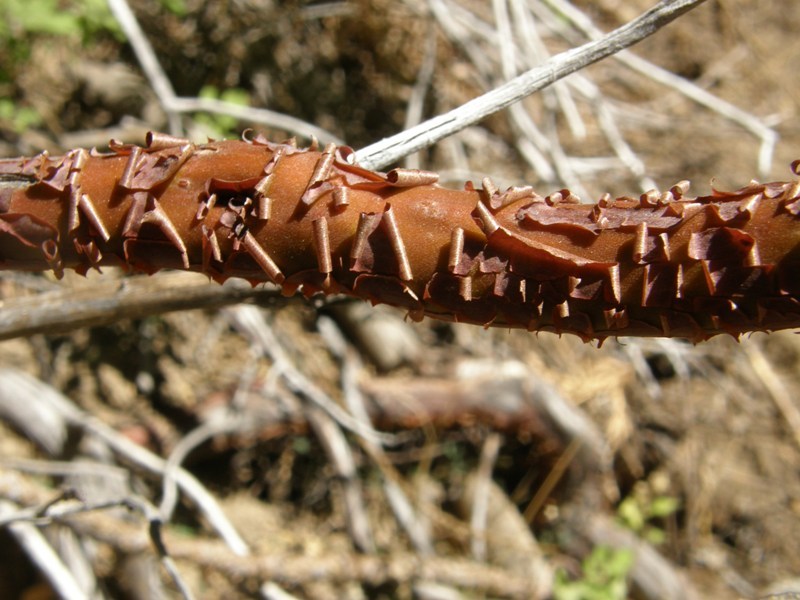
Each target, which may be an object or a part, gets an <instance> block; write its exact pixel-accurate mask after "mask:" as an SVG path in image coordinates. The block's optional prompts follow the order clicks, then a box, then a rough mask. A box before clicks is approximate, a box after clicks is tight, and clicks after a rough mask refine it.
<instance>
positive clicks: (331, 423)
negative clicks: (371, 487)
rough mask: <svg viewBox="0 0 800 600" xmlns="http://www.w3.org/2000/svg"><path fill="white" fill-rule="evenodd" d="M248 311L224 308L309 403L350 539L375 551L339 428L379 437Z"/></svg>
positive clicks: (257, 314)
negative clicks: (308, 373) (337, 479)
mask: <svg viewBox="0 0 800 600" xmlns="http://www.w3.org/2000/svg"><path fill="white" fill-rule="evenodd" d="M250 308H253V307H247V306H237V307H232V308H230V309H227V313H228V315H229V316H230V318H231V321H232V323H233V325H234V326H235V327H236V328H237V329H238V330H239V331H240V332H241V333H243V334H244V335H245V336H246V337H247V338H248V339H249V340H250V343H251V344H253V345H254V346H255V347H256V348H257V349H258V350H259V351H260V352H261V354H262V355H263V356H265V357H269V358H270V359H271V360H272V363H273V365H272V368H273V369H275V370H277V371H278V372H280V373H281V375H282V377H283V378H284V380H285V381H286V382H287V383H288V384H289V386H290V387H292V388H294V391H295V392H296V393H298V394H299V395H300V396H301V397H303V398H305V399H306V400H308V401H309V404H308V405H307V410H306V411H304V412H305V414H306V418H307V419H308V421H309V423H310V425H311V427H312V428H313V429H314V432H315V433H316V435H317V438H318V439H319V441H320V443H321V444H322V446H323V448H324V449H325V452H326V454H327V456H328V458H329V460H330V461H331V463H332V465H333V467H334V468H335V469H336V472H337V475H338V476H339V477H340V479H341V481H342V486H343V490H342V491H343V495H344V499H345V505H346V507H347V511H346V514H347V518H348V520H347V523H348V529H349V532H350V536H351V538H352V540H353V542H354V543H355V545H356V546H357V547H358V548H360V549H361V550H362V551H365V552H369V551H372V550H374V549H375V542H374V540H373V538H372V532H371V530H370V527H369V520H368V519H367V516H366V509H365V508H364V503H363V497H362V493H361V486H360V482H359V480H358V477H357V473H356V467H355V460H354V459H353V455H352V452H351V451H350V447H349V446H348V444H347V441H346V439H345V437H344V434H343V433H342V431H341V429H339V426H338V425H342V426H349V427H348V429H350V430H352V431H354V432H356V433H359V434H360V435H363V436H365V437H367V436H369V437H370V439H372V440H374V439H375V438H376V437H380V434H378V432H376V431H375V430H374V429H373V428H372V427H371V425H369V424H366V425H364V424H362V423H361V422H359V421H357V420H356V419H354V418H353V417H352V416H351V415H349V414H348V413H347V412H345V411H344V410H343V409H342V408H341V407H340V406H338V405H337V404H335V403H334V402H333V400H331V399H330V398H328V397H327V395H326V394H324V393H323V392H322V390H320V389H319V388H317V387H316V386H315V385H314V384H313V383H312V382H311V381H310V380H308V378H306V376H305V375H304V374H303V373H301V372H300V371H299V370H298V369H296V368H295V366H294V365H293V364H292V363H291V361H290V360H289V357H288V356H287V355H286V354H285V352H284V351H283V349H282V347H281V346H280V342H279V341H278V339H277V338H276V337H275V336H274V334H273V333H272V331H271V330H270V328H269V326H268V325H267V324H266V322H265V321H264V318H263V316H262V315H261V313H260V312H259V311H258V310H257V309H255V308H253V310H249V309H250Z"/></svg>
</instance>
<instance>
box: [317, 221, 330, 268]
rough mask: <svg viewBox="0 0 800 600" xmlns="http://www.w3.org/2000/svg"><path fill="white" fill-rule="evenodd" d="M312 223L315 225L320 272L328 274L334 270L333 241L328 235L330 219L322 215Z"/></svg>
mask: <svg viewBox="0 0 800 600" xmlns="http://www.w3.org/2000/svg"><path fill="white" fill-rule="evenodd" d="M312 225H313V227H314V249H315V250H316V252H317V264H318V265H319V266H318V268H319V272H320V273H325V274H326V275H327V274H328V273H330V272H331V271H333V263H332V258H331V242H330V238H329V237H328V220H327V219H326V218H325V217H320V218H319V219H315V220H314V222H313V223H312Z"/></svg>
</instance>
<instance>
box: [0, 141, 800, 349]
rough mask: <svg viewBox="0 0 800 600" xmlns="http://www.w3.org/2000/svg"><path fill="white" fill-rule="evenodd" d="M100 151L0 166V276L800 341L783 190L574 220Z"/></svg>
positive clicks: (294, 163) (519, 203) (370, 178)
mask: <svg viewBox="0 0 800 600" xmlns="http://www.w3.org/2000/svg"><path fill="white" fill-rule="evenodd" d="M111 147H112V150H113V152H112V153H110V154H97V153H94V152H88V151H86V150H82V149H79V150H73V151H72V152H70V153H68V154H67V155H65V156H63V157H59V158H51V157H49V156H47V155H46V154H42V155H39V156H36V157H33V158H19V159H7V160H2V161H0V259H1V260H2V265H1V266H2V267H3V268H7V269H27V270H32V269H33V270H38V269H47V268H51V269H53V270H54V271H55V273H56V274H57V275H58V274H60V273H61V272H62V271H63V269H64V268H73V269H76V270H77V271H79V272H86V271H87V270H88V269H90V268H93V267H95V268H96V267H101V266H103V265H124V266H128V267H129V268H131V269H133V270H137V271H144V272H148V273H152V272H155V271H157V270H159V269H163V268H180V269H186V270H194V271H200V272H203V273H206V274H208V275H209V276H210V277H212V278H213V279H215V280H218V281H224V280H225V279H227V278H229V277H241V278H244V279H247V280H249V281H251V282H252V283H254V284H255V283H258V282H263V281H270V282H273V283H275V284H278V285H280V286H281V287H282V289H283V291H284V293H286V294H291V293H293V292H295V291H297V290H298V289H301V288H302V291H303V293H304V294H306V295H311V294H314V293H316V292H322V293H326V294H330V293H346V294H350V295H354V296H358V297H361V298H365V299H368V300H370V301H372V302H384V303H387V304H392V305H395V306H400V307H403V308H406V309H407V310H408V311H409V314H410V315H411V316H412V317H413V318H421V317H422V316H423V315H429V316H432V317H437V318H443V319H450V320H458V321H465V322H469V323H476V324H480V325H486V326H488V325H497V326H504V327H524V328H527V329H530V330H537V331H553V332H557V333H562V332H569V333H575V334H577V335H580V336H581V337H583V338H584V339H600V340H602V339H604V338H605V337H607V336H618V335H640V336H679V337H686V338H689V339H692V340H702V339H705V338H707V337H709V336H712V335H715V334H718V333H730V334H732V335H739V334H741V333H744V332H749V331H760V330H773V329H781V328H791V327H797V326H800V285H799V284H798V278H797V274H798V271H799V270H800V251H799V249H800V224H799V223H798V221H797V219H798V215H800V181H796V180H795V181H791V182H784V183H781V182H777V183H768V184H759V183H756V182H751V183H750V184H749V185H747V186H746V187H743V188H741V189H739V190H736V191H733V192H720V191H714V192H713V193H712V194H711V195H710V196H700V197H689V196H687V191H688V183H687V182H681V183H679V184H677V185H675V186H673V187H672V188H671V189H670V190H669V191H666V192H663V193H660V194H659V193H657V192H655V191H653V192H648V193H646V194H643V195H642V196H641V197H639V198H637V199H634V198H628V197H623V198H618V199H616V200H612V199H611V198H610V197H604V198H601V200H600V201H599V202H597V203H596V204H594V205H587V204H580V203H579V202H578V199H577V198H576V197H575V196H574V195H573V194H571V193H570V192H569V191H568V190H561V191H559V192H555V193H553V194H550V195H549V196H547V197H542V196H540V195H539V194H537V193H536V192H535V191H534V190H533V189H532V188H530V187H520V188H510V189H508V190H506V191H501V190H498V189H497V188H496V187H495V186H494V184H493V183H492V182H491V180H489V179H485V180H484V181H483V182H482V187H480V188H475V187H474V186H473V185H472V184H471V183H468V184H467V185H466V186H465V189H464V190H450V189H445V188H441V187H439V186H437V185H436V183H435V182H436V180H437V176H436V174H434V173H430V172H426V171H419V170H404V169H395V170H393V171H390V172H389V173H386V174H383V173H378V172H373V171H368V170H366V169H363V168H360V167H358V166H356V165H354V164H353V160H352V157H353V154H352V151H351V150H350V149H349V148H346V147H336V146H334V145H332V144H331V145H329V146H327V147H326V148H325V149H324V150H322V151H320V150H319V149H317V148H315V147H312V148H309V149H298V148H297V147H296V146H295V145H294V144H292V143H286V144H273V143H271V142H268V141H266V140H265V139H263V138H261V137H256V138H254V139H253V140H245V141H228V142H213V143H208V144H204V145H194V144H191V143H189V142H188V141H187V140H183V139H179V138H174V137H171V136H167V135H162V134H151V135H149V136H148V139H147V145H146V146H145V147H138V146H128V145H122V144H116V143H112V145H111ZM798 165H800V161H796V162H795V163H794V164H793V165H792V168H793V170H794V171H795V173H797V171H798Z"/></svg>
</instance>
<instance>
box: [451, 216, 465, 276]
mask: <svg viewBox="0 0 800 600" xmlns="http://www.w3.org/2000/svg"><path fill="white" fill-rule="evenodd" d="M463 254H464V230H463V229H462V228H461V227H454V228H453V231H452V232H451V233H450V254H449V256H448V259H447V268H448V269H450V272H451V273H455V272H456V271H458V267H459V264H460V263H461V257H462V255H463Z"/></svg>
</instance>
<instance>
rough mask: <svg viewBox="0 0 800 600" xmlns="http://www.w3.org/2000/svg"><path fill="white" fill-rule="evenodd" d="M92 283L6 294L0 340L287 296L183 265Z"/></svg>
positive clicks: (0, 318)
mask: <svg viewBox="0 0 800 600" xmlns="http://www.w3.org/2000/svg"><path fill="white" fill-rule="evenodd" d="M4 277H6V275H5V274H4ZM87 283H88V282H87ZM90 283H91V284H90V285H80V286H78V287H68V288H63V287H62V288H57V289H55V290H52V291H46V292H43V293H40V294H37V295H36V296H35V300H33V299H32V298H31V297H30V296H16V297H14V298H7V299H3V300H2V301H0V309H2V310H0V340H4V339H10V338H14V337H21V336H30V335H33V334H37V333H48V334H53V333H64V332H67V331H73V330H75V329H79V328H82V327H96V326H98V325H107V324H109V323H116V322H118V321H121V320H123V319H141V318H144V317H147V316H150V315H157V314H164V313H167V312H171V311H185V310H196V309H204V310H208V309H215V308H221V307H223V306H229V305H232V304H240V303H242V302H257V303H259V304H264V303H268V302H271V301H273V300H278V299H280V301H281V302H286V298H284V297H283V296H282V295H281V293H280V291H279V290H278V289H277V288H275V287H273V286H272V285H269V284H267V285H264V286H259V287H257V288H254V287H253V286H251V285H249V284H248V283H247V282H245V281H241V280H235V279H231V280H229V281H227V282H225V284H224V285H219V284H217V283H209V281H208V278H206V277H204V276H202V275H198V274H195V273H183V272H180V271H174V272H170V273H162V274H160V275H159V277H148V276H136V277H126V278H124V279H111V280H104V279H99V280H93V281H91V282H90Z"/></svg>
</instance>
